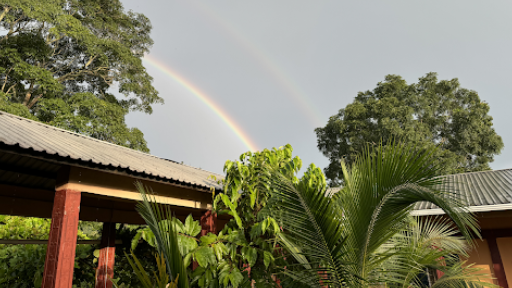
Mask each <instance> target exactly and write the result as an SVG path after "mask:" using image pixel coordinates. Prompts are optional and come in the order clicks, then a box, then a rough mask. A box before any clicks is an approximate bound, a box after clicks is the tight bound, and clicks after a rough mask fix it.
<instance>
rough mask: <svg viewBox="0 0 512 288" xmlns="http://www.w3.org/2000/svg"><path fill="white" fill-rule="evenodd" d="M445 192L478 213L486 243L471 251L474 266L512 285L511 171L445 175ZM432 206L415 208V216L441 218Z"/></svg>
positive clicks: (439, 213)
mask: <svg viewBox="0 0 512 288" xmlns="http://www.w3.org/2000/svg"><path fill="white" fill-rule="evenodd" d="M445 177H446V178H447V181H446V183H447V184H444V185H445V187H442V188H441V189H443V190H444V191H457V192H459V193H460V195H461V197H463V199H462V200H463V201H464V203H467V204H469V207H468V209H469V211H471V212H473V213H475V216H476V217H477V219H478V223H479V225H480V228H481V234H482V238H483V240H476V241H477V247H476V248H475V249H474V250H473V251H471V252H470V258H469V259H467V260H468V262H469V263H475V265H476V266H477V267H481V268H483V269H484V271H485V272H488V273H489V274H491V275H493V277H494V278H495V279H494V280H493V279H486V281H487V282H492V283H494V284H497V285H499V286H501V287H509V283H511V284H512V169H505V170H494V171H482V172H472V173H463V174H455V175H449V176H445ZM441 214H443V212H442V210H441V209H439V208H437V207H435V206H433V205H432V204H430V203H421V204H419V205H417V206H416V210H415V211H414V212H413V215H417V216H430V215H441Z"/></svg>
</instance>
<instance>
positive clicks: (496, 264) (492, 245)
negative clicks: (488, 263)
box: [486, 237, 508, 288]
mask: <svg viewBox="0 0 512 288" xmlns="http://www.w3.org/2000/svg"><path fill="white" fill-rule="evenodd" d="M486 240H487V245H489V250H490V252H491V259H492V267H493V269H494V277H496V279H497V280H498V285H500V286H501V287H503V288H508V282H507V275H506V274H505V269H504V268H503V261H502V260H501V255H500V250H499V249H498V243H496V237H487V238H486Z"/></svg>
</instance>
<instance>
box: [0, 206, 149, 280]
mask: <svg viewBox="0 0 512 288" xmlns="http://www.w3.org/2000/svg"><path fill="white" fill-rule="evenodd" d="M50 224H51V220H50V219H41V218H27V217H16V216H4V215H0V239H10V240H16V239H27V240H30V239H31V240H44V239H48V235H49V231H50ZM101 228H102V226H101V223H96V222H84V221H80V222H79V226H78V239H79V240H95V239H100V237H101V230H102V229H101ZM140 229H141V228H140V227H139V226H136V225H123V226H122V227H120V228H119V229H118V231H117V233H116V234H117V235H116V238H117V239H119V240H121V241H123V244H121V245H116V246H117V247H116V259H115V267H114V270H115V274H114V277H115V279H114V280H115V281H117V282H119V283H123V284H122V285H121V287H123V288H128V287H139V286H140V282H139V280H138V279H137V278H136V277H135V275H134V274H133V270H132V268H131V267H130V265H129V263H128V260H127V258H126V257H125V256H124V253H123V252H126V251H130V244H131V243H130V240H131V239H133V237H134V236H135V235H136V233H137V232H138V231H139V230H140ZM46 248H47V245H0V287H4V286H5V287H31V288H32V287H41V282H42V277H43V272H44V262H45V257H46ZM96 251H99V250H98V247H97V245H84V244H80V245H77V248H76V254H75V271H74V276H73V277H74V278H73V287H81V288H90V287H94V283H95V271H96V268H97V265H98V264H97V260H98V259H97V257H98V255H97V253H96ZM154 253H155V249H153V248H152V247H151V246H150V245H148V244H146V243H141V244H139V246H138V249H137V257H138V259H139V261H140V262H141V263H142V265H143V266H144V267H145V269H146V270H147V271H149V272H150V273H153V271H154V267H156V266H155V264H156V263H155V260H154Z"/></svg>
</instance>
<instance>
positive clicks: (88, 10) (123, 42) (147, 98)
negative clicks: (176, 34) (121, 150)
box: [0, 0, 163, 151]
mask: <svg viewBox="0 0 512 288" xmlns="http://www.w3.org/2000/svg"><path fill="white" fill-rule="evenodd" d="M0 29H2V31H4V32H5V33H1V35H0V110H3V111H7V112H9V113H13V114H16V115H20V116H22V117H27V118H31V119H35V120H39V121H41V122H44V123H47V124H50V125H53V126H56V127H60V128H63V129H67V130H71V131H74V132H78V133H82V134H85V135H88V136H92V137H95V138H98V139H101V140H105V141H109V142H112V143H115V144H118V145H122V146H126V147H130V148H133V149H138V150H141V151H148V148H147V146H146V142H145V140H144V138H143V134H142V132H141V131H140V130H138V129H137V128H129V127H127V126H126V123H125V119H124V118H125V115H126V114H127V113H128V112H130V111H134V110H135V111H143V112H146V113H151V112H152V108H151V105H152V104H155V103H162V102H163V101H162V99H161V98H160V97H159V96H158V93H157V91H156V90H155V88H154V87H153V86H152V84H151V81H152V78H151V76H149V75H148V74H147V72H146V70H145V68H144V66H143V65H142V61H141V57H142V56H143V55H144V53H147V52H148V51H149V48H150V47H151V45H152V44H153V41H152V40H151V38H150V37H149V33H150V31H151V24H150V22H149V20H148V19H147V18H146V17H145V16H144V15H142V14H139V13H134V12H132V11H128V12H125V11H124V9H123V6H122V5H121V2H120V1H119V0H114V1H107V0H93V1H79V0H71V1H70V0H48V1H38V0H6V1H3V2H2V3H1V4H0ZM113 85H115V87H117V89H118V92H119V93H120V94H123V95H124V96H126V98H123V99H118V98H116V97H115V96H114V95H113V94H111V93H110V92H109V91H110V90H109V89H110V88H111V87H112V86H113Z"/></svg>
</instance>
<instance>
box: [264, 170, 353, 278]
mask: <svg viewBox="0 0 512 288" xmlns="http://www.w3.org/2000/svg"><path fill="white" fill-rule="evenodd" d="M314 177H315V176H314V175H309V174H307V175H306V176H305V177H303V178H302V179H301V181H300V182H299V183H298V184H293V183H292V182H291V181H290V180H288V179H286V178H285V177H283V176H282V175H281V174H279V173H273V174H272V176H271V184H272V185H271V186H272V197H271V200H270V202H269V207H270V211H272V216H273V217H274V218H276V219H277V220H278V221H279V222H280V223H281V225H282V226H283V227H284V229H285V232H284V233H282V234H280V235H279V236H278V240H279V242H280V244H281V245H282V246H283V247H285V248H286V250H287V251H288V252H289V253H290V254H291V255H292V256H293V257H294V259H295V260H296V261H297V263H298V264H296V265H297V266H296V267H291V266H287V267H288V269H286V270H284V271H283V272H284V273H285V274H286V275H288V276H289V277H291V278H292V279H294V280H295V281H297V282H301V283H303V284H307V285H309V287H315V286H316V287H320V286H323V285H334V286H335V287H339V286H341V284H342V283H343V282H344V281H345V278H346V275H345V273H346V271H345V270H344V267H345V265H344V263H343V261H342V257H341V251H342V249H341V246H343V245H344V243H343V238H342V231H341V225H340V221H341V218H342V215H341V214H340V213H339V212H340V210H339V209H336V207H335V205H334V203H333V201H332V199H331V198H330V197H326V195H325V190H324V189H318V188H317V185H311V183H312V182H314V181H317V179H314ZM320 275H322V276H320Z"/></svg>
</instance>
